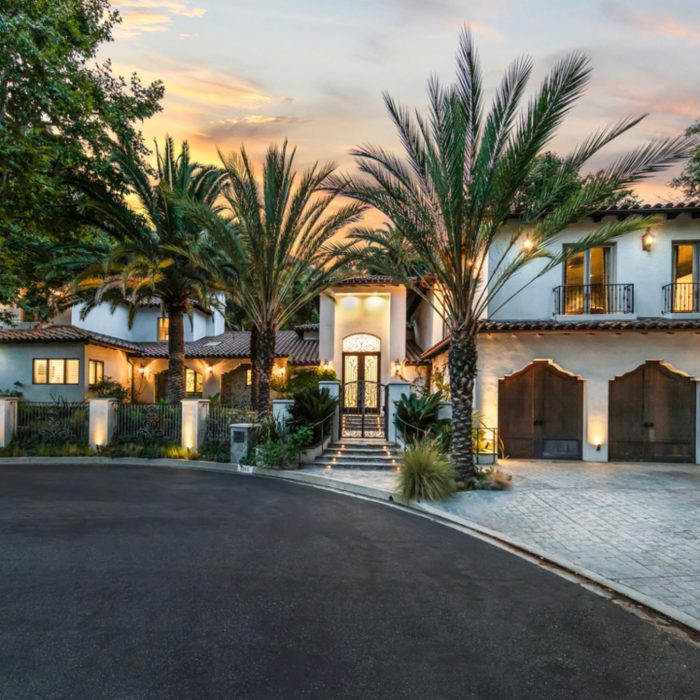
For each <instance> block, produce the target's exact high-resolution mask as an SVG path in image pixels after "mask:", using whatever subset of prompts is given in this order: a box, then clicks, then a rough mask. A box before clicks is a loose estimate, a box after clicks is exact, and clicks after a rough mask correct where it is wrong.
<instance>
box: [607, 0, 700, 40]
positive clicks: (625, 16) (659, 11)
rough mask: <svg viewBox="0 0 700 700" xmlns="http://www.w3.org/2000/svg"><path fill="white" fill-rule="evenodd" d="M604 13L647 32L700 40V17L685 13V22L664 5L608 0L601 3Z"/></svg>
mask: <svg viewBox="0 0 700 700" xmlns="http://www.w3.org/2000/svg"><path fill="white" fill-rule="evenodd" d="M601 10H602V12H603V14H604V15H605V16H606V17H608V18H610V19H612V20H615V21H616V22H621V23H624V24H627V25H628V26H632V27H634V28H636V29H638V30H640V31H642V32H644V33H645V34H650V35H653V36H659V37H663V38H665V39H685V40H688V41H693V42H700V17H693V16H692V15H688V14H687V13H684V18H683V23H682V24H681V23H680V22H679V21H677V20H676V19H674V18H673V17H671V16H670V15H668V14H667V13H666V8H665V6H664V5H657V4H656V3H655V4H654V5H653V7H648V6H647V7H645V6H644V5H643V4H641V3H638V2H637V3H628V2H620V1H619V0H608V1H607V2H604V3H603V4H602V5H601Z"/></svg>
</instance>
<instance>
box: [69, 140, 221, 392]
mask: <svg viewBox="0 0 700 700" xmlns="http://www.w3.org/2000/svg"><path fill="white" fill-rule="evenodd" d="M114 162H115V164H116V165H117V167H118V168H119V171H120V172H121V174H122V176H123V178H124V182H125V184H126V186H127V188H128V192H129V195H130V197H132V198H134V199H135V204H136V208H132V207H130V206H128V205H127V204H126V202H125V201H124V200H115V198H114V197H112V196H110V194H109V193H108V192H106V191H105V190H103V189H101V188H100V187H99V186H97V185H96V186H92V187H90V186H87V190H88V201H89V214H90V219H91V221H92V223H94V224H95V225H97V226H99V227H100V228H101V229H102V230H103V231H105V232H106V233H108V234H109V236H110V237H111V239H112V240H113V241H114V244H113V245H112V246H110V247H108V248H107V249H106V250H105V251H104V253H103V255H102V258H101V260H100V261H99V262H98V263H97V264H94V265H92V266H89V267H88V268H87V269H86V270H85V271H84V272H83V273H82V274H81V275H80V277H79V281H78V286H79V289H80V290H82V291H85V290H91V292H93V293H92V296H91V298H90V300H89V302H88V304H87V307H86V312H87V311H89V309H90V308H92V307H93V306H94V305H96V304H98V303H100V302H103V301H106V302H109V303H111V304H112V307H113V308H116V306H117V305H118V304H121V303H124V302H126V303H127V304H128V306H129V323H130V324H131V323H132V322H133V320H134V317H135V315H136V312H137V310H138V309H139V308H140V307H143V306H150V305H153V304H154V303H159V304H161V305H162V308H163V310H164V313H165V315H166V316H167V318H168V382H167V387H168V389H167V391H168V400H169V401H170V402H177V401H179V400H180V399H181V398H182V397H183V396H184V393H185V386H184V374H185V327H184V324H185V317H186V316H188V317H190V318H191V315H192V312H193V309H194V307H195V305H200V306H201V307H203V308H209V306H210V303H211V299H212V279H211V275H210V273H209V271H208V269H207V268H204V267H201V266H198V265H195V264H193V263H192V259H191V257H189V256H188V255H187V254H185V251H196V250H198V249H201V248H203V247H206V245H207V244H208V239H206V237H205V236H204V234H203V233H202V230H201V227H200V226H198V225H197V223H196V222H195V221H194V219H192V217H190V216H188V215H187V213H186V211H185V210H184V209H183V207H182V206H181V202H182V201H183V200H184V199H187V200H189V201H193V202H197V203H198V204H199V205H200V206H203V207H207V208H209V209H210V210H211V211H216V200H217V198H218V196H219V194H220V192H221V188H222V185H223V181H224V174H223V173H222V171H221V170H220V169H219V168H217V167H214V166H204V165H200V164H198V163H195V162H194V161H192V160H191V158H190V151H189V147H188V145H187V142H183V144H182V147H181V149H180V153H179V154H177V155H176V154H175V144H174V141H173V139H172V138H170V137H166V139H165V145H164V148H163V151H162V153H161V151H160V149H159V148H158V144H157V143H156V169H155V173H154V175H155V177H154V178H151V173H150V171H149V169H148V167H147V166H146V165H145V164H144V162H143V161H142V160H141V159H140V158H139V157H138V156H136V155H135V154H134V153H133V152H131V151H130V150H129V149H128V148H125V147H120V148H117V149H116V151H115V154H114ZM204 257H206V256H204Z"/></svg>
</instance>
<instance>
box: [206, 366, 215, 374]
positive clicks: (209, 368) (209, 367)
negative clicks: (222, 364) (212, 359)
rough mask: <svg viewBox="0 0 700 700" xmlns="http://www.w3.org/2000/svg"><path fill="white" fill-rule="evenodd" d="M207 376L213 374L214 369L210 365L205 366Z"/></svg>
mask: <svg viewBox="0 0 700 700" xmlns="http://www.w3.org/2000/svg"><path fill="white" fill-rule="evenodd" d="M207 374H214V368H213V367H212V366H211V365H207Z"/></svg>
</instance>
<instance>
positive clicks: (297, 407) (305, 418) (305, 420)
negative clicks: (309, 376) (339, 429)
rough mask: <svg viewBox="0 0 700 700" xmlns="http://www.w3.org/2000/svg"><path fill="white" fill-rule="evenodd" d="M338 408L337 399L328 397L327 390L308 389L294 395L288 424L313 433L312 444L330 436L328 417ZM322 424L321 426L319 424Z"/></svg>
mask: <svg viewBox="0 0 700 700" xmlns="http://www.w3.org/2000/svg"><path fill="white" fill-rule="evenodd" d="M337 407H338V399H336V398H335V397H333V396H331V395H330V392H329V391H328V389H319V388H318V386H316V388H313V387H309V388H306V389H301V390H299V391H297V393H296V394H294V403H293V404H292V407H291V409H290V413H291V421H290V424H291V425H292V426H294V427H302V426H304V427H307V428H310V429H312V431H313V441H314V444H315V443H317V442H318V441H319V440H320V439H321V434H323V435H324V436H326V435H329V434H330V427H331V426H330V422H331V421H330V420H329V419H330V417H331V416H332V415H333V413H334V412H335V410H336V408H337ZM323 421H325V423H323V426H322V425H321V423H322V422H323Z"/></svg>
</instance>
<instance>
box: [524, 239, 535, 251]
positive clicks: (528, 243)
mask: <svg viewBox="0 0 700 700" xmlns="http://www.w3.org/2000/svg"><path fill="white" fill-rule="evenodd" d="M535 247H536V246H535V241H533V240H532V238H530V236H525V239H524V240H523V251H525V252H526V253H532V252H533V251H534V250H535Z"/></svg>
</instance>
